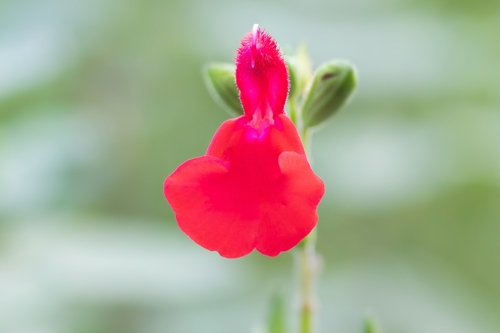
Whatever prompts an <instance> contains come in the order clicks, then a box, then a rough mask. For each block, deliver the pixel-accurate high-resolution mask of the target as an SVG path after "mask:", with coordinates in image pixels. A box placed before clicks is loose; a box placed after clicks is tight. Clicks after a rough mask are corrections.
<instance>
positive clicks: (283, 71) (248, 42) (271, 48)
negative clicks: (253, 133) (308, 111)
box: [236, 27, 288, 117]
mask: <svg viewBox="0 0 500 333" xmlns="http://www.w3.org/2000/svg"><path fill="white" fill-rule="evenodd" d="M236 85H237V86H238V89H239V90H240V100H241V103H242V105H243V110H244V111H245V114H246V115H247V116H249V117H252V116H253V114H254V113H255V112H256V111H258V110H260V112H262V115H264V113H266V112H267V109H268V108H270V110H271V111H272V113H273V114H274V115H277V114H281V113H283V112H284V107H285V102H286V98H287V95H288V70H287V67H286V65H285V61H284V60H283V56H282V55H281V53H280V51H279V49H278V45H277V44H276V41H275V40H274V39H273V38H272V37H271V36H270V35H269V34H268V33H266V32H265V31H264V30H261V29H260V28H258V27H254V30H253V31H252V32H250V33H248V34H247V35H246V36H245V37H244V38H243V40H242V41H241V45H240V47H239V48H238V51H237V54H236Z"/></svg>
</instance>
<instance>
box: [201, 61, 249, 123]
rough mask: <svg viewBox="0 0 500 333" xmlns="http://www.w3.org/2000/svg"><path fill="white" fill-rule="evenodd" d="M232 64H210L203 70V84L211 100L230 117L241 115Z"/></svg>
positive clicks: (241, 109)
mask: <svg viewBox="0 0 500 333" xmlns="http://www.w3.org/2000/svg"><path fill="white" fill-rule="evenodd" d="M234 71H235V67H234V65H233V64H225V63H212V64H208V65H207V66H205V68H204V74H205V75H204V77H205V83H206V85H207V88H208V91H209V92H210V94H211V95H212V97H213V99H214V100H215V101H216V102H217V104H219V105H220V106H222V107H223V108H224V109H225V110H226V111H227V112H228V113H229V114H230V115H232V116H234V115H237V116H240V115H242V114H243V108H242V106H241V102H240V98H239V91H238V88H237V87H236V82H235V79H234Z"/></svg>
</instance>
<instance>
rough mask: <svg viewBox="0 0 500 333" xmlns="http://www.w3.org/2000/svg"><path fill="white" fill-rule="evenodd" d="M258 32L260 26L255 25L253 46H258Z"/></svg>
mask: <svg viewBox="0 0 500 333" xmlns="http://www.w3.org/2000/svg"><path fill="white" fill-rule="evenodd" d="M257 31H259V25H258V24H257V23H255V24H254V25H253V28H252V42H253V45H255V44H257Z"/></svg>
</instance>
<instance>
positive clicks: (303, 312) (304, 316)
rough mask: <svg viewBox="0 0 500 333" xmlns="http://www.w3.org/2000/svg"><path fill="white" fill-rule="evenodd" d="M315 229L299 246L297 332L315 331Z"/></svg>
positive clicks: (316, 258) (311, 332) (316, 261)
mask: <svg viewBox="0 0 500 333" xmlns="http://www.w3.org/2000/svg"><path fill="white" fill-rule="evenodd" d="M315 238H316V229H313V230H312V231H311V233H310V234H309V235H308V236H307V237H306V239H305V240H304V241H303V244H302V246H301V247H300V248H299V253H298V254H297V257H298V269H299V288H300V305H299V327H300V328H299V332H300V333H313V332H315V329H314V326H315V325H314V324H315V314H316V296H315V284H316V273H317V268H318V257H317V254H316V252H315V249H314V248H315Z"/></svg>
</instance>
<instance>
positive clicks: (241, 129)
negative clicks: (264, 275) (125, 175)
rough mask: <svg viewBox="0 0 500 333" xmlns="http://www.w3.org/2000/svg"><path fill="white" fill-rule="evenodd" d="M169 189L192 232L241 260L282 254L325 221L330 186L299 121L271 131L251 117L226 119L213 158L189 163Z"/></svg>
mask: <svg viewBox="0 0 500 333" xmlns="http://www.w3.org/2000/svg"><path fill="white" fill-rule="evenodd" d="M164 190H165V196H166V198H167V200H168V201H169V203H170V204H171V206H172V208H173V209H174V211H175V212H176V218H177V221H178V223H179V227H180V228H181V229H182V230H183V231H184V232H185V233H186V234H187V235H188V236H189V237H191V238H192V239H193V240H194V241H195V242H196V243H198V244H199V245H201V246H203V247H205V248H207V249H209V250H215V251H218V252H219V253H220V255H221V256H224V257H228V258H235V257H240V256H243V255H246V254H248V253H250V252H251V251H252V250H253V249H254V248H257V250H258V251H260V252H261V253H263V254H266V255H270V256H275V255H277V254H279V253H280V252H282V251H286V250H289V249H290V248H292V247H293V246H295V245H296V244H297V243H298V242H299V241H300V240H301V239H303V238H304V237H305V236H307V234H308V233H309V232H310V231H311V230H312V228H314V226H315V224H316V222H317V215H316V207H317V205H318V203H319V201H320V199H321V197H322V195H323V192H324V186H323V183H322V181H321V180H320V179H319V178H318V177H317V176H316V175H315V174H314V173H313V172H312V170H311V168H310V166H309V163H308V162H307V159H306V157H305V155H304V151H303V147H302V144H301V143H300V139H299V137H298V134H297V132H296V130H295V127H294V125H293V124H292V122H291V121H290V120H289V119H288V118H287V117H286V116H284V115H280V116H277V117H276V118H275V120H274V123H273V125H270V126H269V127H268V128H266V129H265V130H264V132H263V133H259V132H258V131H257V130H256V129H254V128H253V127H252V126H249V125H248V124H247V121H246V117H245V116H242V117H240V118H237V119H232V120H228V121H226V122H224V123H223V124H222V125H221V127H220V128H219V130H218V131H217V132H216V134H215V136H214V138H213V140H212V142H211V144H210V146H209V149H208V151H207V156H203V157H199V158H195V159H192V160H189V161H187V162H185V163H184V164H182V165H181V166H180V167H179V168H177V170H175V171H174V172H173V173H172V175H170V176H169V177H168V178H167V179H166V181H165V188H164Z"/></svg>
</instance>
